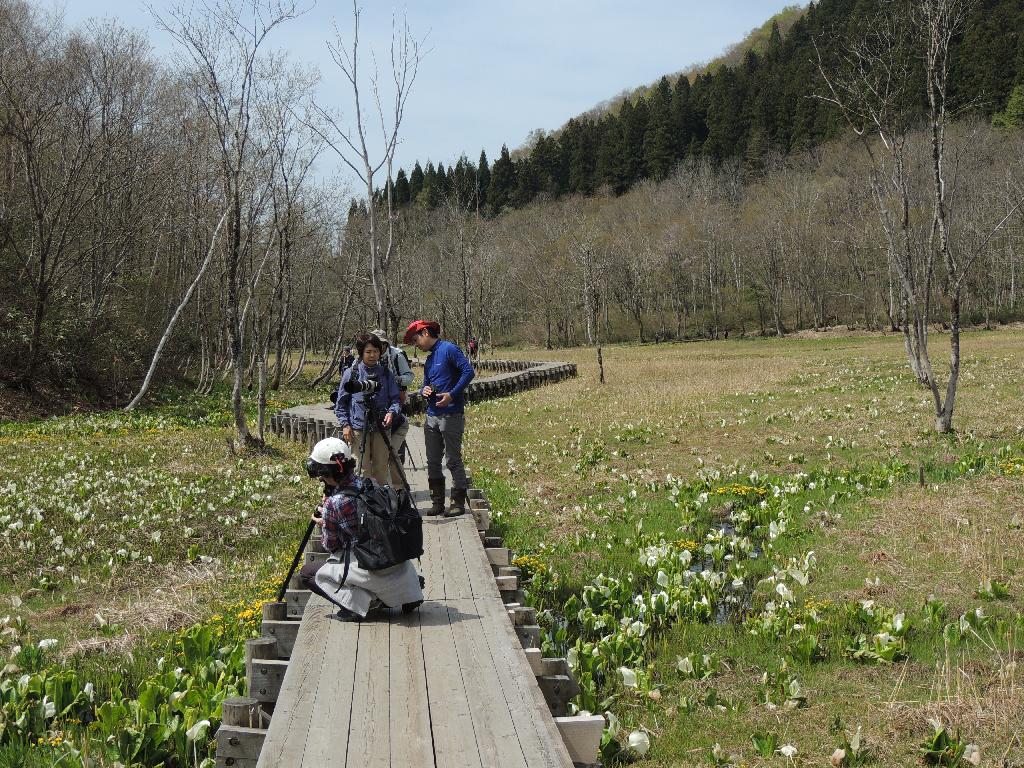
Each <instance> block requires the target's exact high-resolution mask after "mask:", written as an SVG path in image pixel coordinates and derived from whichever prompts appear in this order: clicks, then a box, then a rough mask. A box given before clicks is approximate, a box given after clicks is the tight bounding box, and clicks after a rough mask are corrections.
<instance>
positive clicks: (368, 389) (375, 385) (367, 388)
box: [344, 376, 380, 395]
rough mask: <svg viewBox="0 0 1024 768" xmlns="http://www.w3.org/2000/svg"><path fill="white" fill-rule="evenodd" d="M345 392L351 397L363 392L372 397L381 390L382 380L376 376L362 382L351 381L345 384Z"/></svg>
mask: <svg viewBox="0 0 1024 768" xmlns="http://www.w3.org/2000/svg"><path fill="white" fill-rule="evenodd" d="M344 388H345V391H346V392H348V393H349V394H350V395H354V394H355V393H356V392H363V393H365V394H368V395H372V394H374V393H376V392H377V390H378V389H380V379H378V378H377V377H376V376H368V377H366V378H365V379H363V380H362V381H360V380H358V379H349V380H348V381H346V382H345V384H344Z"/></svg>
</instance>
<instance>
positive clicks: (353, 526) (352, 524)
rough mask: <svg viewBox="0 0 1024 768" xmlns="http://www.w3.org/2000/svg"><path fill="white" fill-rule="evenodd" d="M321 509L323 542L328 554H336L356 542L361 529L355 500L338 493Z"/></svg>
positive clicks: (326, 501)
mask: <svg viewBox="0 0 1024 768" xmlns="http://www.w3.org/2000/svg"><path fill="white" fill-rule="evenodd" d="M321 509H322V510H323V522H322V523H321V529H322V531H323V534H322V536H321V542H322V543H323V545H324V549H326V550H327V551H328V552H336V551H338V550H339V549H341V548H342V547H344V546H345V545H347V544H349V543H350V542H353V541H355V539H356V533H357V532H358V528H359V523H358V520H357V519H356V502H355V499H353V498H351V497H349V496H345V495H344V494H341V493H336V494H334V495H333V496H331V497H330V498H328V499H325V500H324V503H323V505H322V506H321Z"/></svg>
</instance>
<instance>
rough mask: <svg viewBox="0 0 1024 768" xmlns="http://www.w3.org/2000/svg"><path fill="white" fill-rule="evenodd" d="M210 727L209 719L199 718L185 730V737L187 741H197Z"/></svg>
mask: <svg viewBox="0 0 1024 768" xmlns="http://www.w3.org/2000/svg"><path fill="white" fill-rule="evenodd" d="M209 728H210V721H209V720H200V721H199V722H198V723H196V724H195V725H193V726H192V727H191V728H189V729H188V730H187V731H185V738H187V739H188V740H189V741H199V740H200V739H201V738H203V736H205V735H206V731H207V730H209Z"/></svg>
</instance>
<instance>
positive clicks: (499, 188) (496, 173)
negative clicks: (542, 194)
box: [487, 144, 516, 213]
mask: <svg viewBox="0 0 1024 768" xmlns="http://www.w3.org/2000/svg"><path fill="white" fill-rule="evenodd" d="M515 191H516V169H515V166H514V165H513V164H512V157H511V156H510V155H509V153H508V147H507V146H506V145H504V144H502V145H501V155H500V156H499V157H498V159H497V160H495V161H494V167H493V168H491V183H490V184H489V185H488V187H487V206H488V208H489V209H490V211H491V213H501V210H502V209H503V208H504V207H505V206H507V205H510V204H511V202H512V196H513V195H514V194H515Z"/></svg>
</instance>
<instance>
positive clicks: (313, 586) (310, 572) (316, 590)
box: [299, 563, 342, 608]
mask: <svg viewBox="0 0 1024 768" xmlns="http://www.w3.org/2000/svg"><path fill="white" fill-rule="evenodd" d="M323 565H324V564H323V563H306V564H305V565H304V566H302V570H301V571H299V580H300V581H301V582H302V586H303V587H304V588H305V589H308V590H309V591H310V592H312V593H313V594H314V595H320V597H322V598H324V599H325V600H327V601H329V602H332V603H334V604H335V605H336V606H338V607H339V608H341V607H342V605H341V603H339V602H338V601H337V600H336V599H335V597H334V595H332V594H330V593H329V592H325V591H324V590H323V589H322V588H321V587H320V585H318V584H317V583H316V572H317V571H319V570H320V568H322V567H323Z"/></svg>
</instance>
